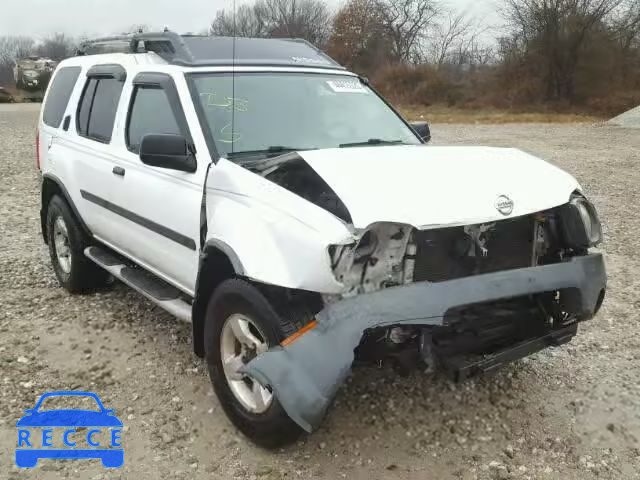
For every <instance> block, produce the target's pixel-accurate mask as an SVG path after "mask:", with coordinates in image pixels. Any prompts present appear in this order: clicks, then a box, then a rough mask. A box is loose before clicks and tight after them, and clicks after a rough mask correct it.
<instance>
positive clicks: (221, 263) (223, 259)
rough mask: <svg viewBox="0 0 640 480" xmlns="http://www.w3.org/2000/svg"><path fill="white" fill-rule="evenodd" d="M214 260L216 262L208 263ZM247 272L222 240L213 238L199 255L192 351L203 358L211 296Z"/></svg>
mask: <svg viewBox="0 0 640 480" xmlns="http://www.w3.org/2000/svg"><path fill="white" fill-rule="evenodd" d="M209 259H212V261H213V263H209V262H210V260H209ZM244 273H245V269H244V267H243V265H242V262H241V261H240V258H239V257H238V254H237V253H236V252H235V251H234V250H233V248H231V247H230V246H229V245H228V244H226V243H225V242H223V241H222V240H218V239H215V238H210V239H209V240H207V241H206V242H205V244H204V246H203V247H202V250H201V252H200V265H199V267H198V278H197V279H196V289H195V290H196V291H195V296H194V298H193V305H192V307H191V319H192V334H193V351H194V353H195V354H196V355H197V356H198V357H200V358H203V357H204V339H203V337H204V321H205V314H206V311H207V305H208V303H209V298H210V297H211V294H212V293H213V291H214V290H215V289H216V287H217V286H218V285H219V284H220V283H222V282H223V281H225V280H227V279H229V278H233V277H241V276H243V275H244Z"/></svg>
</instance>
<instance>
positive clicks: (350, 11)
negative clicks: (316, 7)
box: [327, 0, 392, 74]
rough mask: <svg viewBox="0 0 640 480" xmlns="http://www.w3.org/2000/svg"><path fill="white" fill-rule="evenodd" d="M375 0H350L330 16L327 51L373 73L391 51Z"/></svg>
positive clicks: (351, 65)
mask: <svg viewBox="0 0 640 480" xmlns="http://www.w3.org/2000/svg"><path fill="white" fill-rule="evenodd" d="M383 18H384V15H383V12H382V4H381V3H380V2H379V1H378V0H350V1H348V2H347V3H346V4H344V5H343V6H342V8H341V9H340V10H339V11H338V12H337V14H336V16H335V17H334V20H333V30H332V34H331V38H330V39H329V42H328V45H327V51H328V53H329V55H331V56H332V57H333V58H335V59H336V60H337V61H338V62H340V63H342V64H343V65H347V66H349V67H350V68H351V69H353V70H356V71H358V72H360V73H367V74H369V73H372V72H373V71H374V70H375V69H376V68H378V67H379V66H380V65H381V64H383V63H384V62H385V61H386V59H388V58H390V57H391V55H392V51H391V50H392V48H391V44H392V43H391V40H390V37H389V36H388V35H387V30H386V28H385V25H384V23H383Z"/></svg>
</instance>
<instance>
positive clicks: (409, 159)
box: [299, 145, 580, 228]
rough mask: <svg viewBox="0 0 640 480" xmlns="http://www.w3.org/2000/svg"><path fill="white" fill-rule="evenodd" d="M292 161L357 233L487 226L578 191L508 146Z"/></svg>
mask: <svg viewBox="0 0 640 480" xmlns="http://www.w3.org/2000/svg"><path fill="white" fill-rule="evenodd" d="M299 155H300V156H301V157H302V158H304V160H305V161H306V162H307V163H309V165H311V167H312V168H313V169H314V170H315V171H316V172H317V173H318V175H320V176H321V177H322V178H323V179H324V180H325V181H326V182H327V183H328V184H329V186H331V188H332V189H333V190H334V191H335V193H336V194H337V195H338V196H339V197H340V199H341V200H342V201H343V202H344V204H345V206H346V207H347V209H348V210H349V213H350V214H351V218H352V220H353V224H354V226H355V227H356V228H366V227H367V226H369V225H370V224H372V223H375V222H396V223H405V224H408V225H412V226H414V227H417V228H435V227H440V226H446V225H448V226H453V225H467V224H477V223H486V222H492V221H496V220H503V219H505V218H510V217H516V216H519V215H526V214H530V213H534V212H539V211H541V210H546V209H548V208H552V207H555V206H558V205H562V204H564V203H566V202H568V201H569V196H570V195H571V193H572V192H573V191H574V190H576V189H579V188H580V186H579V185H578V182H577V181H576V180H575V179H574V178H573V177H572V176H571V175H569V174H568V173H566V172H564V171H562V170H560V169H559V168H557V167H554V166H553V165H551V164H549V163H547V162H545V161H543V160H540V159H539V158H536V157H534V156H532V155H529V154H527V153H525V152H522V151H520V150H516V149H512V148H490V147H432V146H411V145H398V146H377V147H357V148H336V149H324V150H309V151H301V152H299ZM502 195H504V196H507V197H508V198H509V199H511V200H512V201H513V211H512V212H511V214H510V215H508V216H505V215H503V214H502V213H500V212H499V211H498V210H497V208H496V202H497V200H498V197H500V196H502Z"/></svg>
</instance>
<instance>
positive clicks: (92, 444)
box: [16, 392, 124, 468]
mask: <svg viewBox="0 0 640 480" xmlns="http://www.w3.org/2000/svg"><path fill="white" fill-rule="evenodd" d="M63 396H69V397H90V398H93V399H94V400H95V401H96V403H97V404H98V407H99V409H100V411H94V410H78V409H57V410H44V411H43V410H41V411H38V410H39V409H40V407H41V405H42V402H43V401H44V400H45V399H47V398H49V397H63ZM25 413H27V415H25V416H24V417H22V418H21V419H20V420H18V423H17V424H16V427H18V448H16V465H17V466H18V467H20V468H33V467H35V466H36V464H37V463H38V460H39V459H40V458H61V459H76V458H99V459H100V460H101V461H102V465H103V466H105V467H107V468H118V467H121V466H122V464H123V463H124V450H123V449H122V444H121V432H122V430H121V428H122V422H121V421H120V420H118V418H117V417H116V416H115V415H114V410H108V409H106V408H104V406H103V405H102V402H101V401H100V399H99V398H98V396H97V395H96V394H95V393H90V392H49V393H45V394H44V395H42V396H41V397H40V399H39V400H38V403H36V406H35V407H34V408H32V409H28V410H25ZM36 427H37V428H42V432H41V438H40V435H38V433H39V432H36V431H35V430H33V429H34V428H36ZM56 427H63V428H65V430H64V433H62V435H60V438H59V439H58V438H56V439H54V435H53V428H56ZM77 428H89V430H88V431H87V432H86V435H84V432H82V433H81V432H78V431H77ZM105 431H106V433H108V434H109V436H108V439H107V440H108V441H105V440H104V439H103V438H102V437H103V436H104V435H105ZM98 437H100V438H98ZM54 440H55V441H57V440H62V442H61V443H62V445H59V446H60V447H62V446H64V447H66V448H56V447H57V446H58V445H55V444H54ZM85 443H86V446H87V448H82V447H84V444H85ZM101 443H102V445H101ZM107 446H108V447H109V448H105V447H107Z"/></svg>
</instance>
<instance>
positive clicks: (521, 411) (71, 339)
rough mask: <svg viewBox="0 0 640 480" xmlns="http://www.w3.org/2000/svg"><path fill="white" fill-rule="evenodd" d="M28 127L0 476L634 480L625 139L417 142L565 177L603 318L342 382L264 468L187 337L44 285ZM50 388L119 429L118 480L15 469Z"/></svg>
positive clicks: (437, 133)
mask: <svg viewBox="0 0 640 480" xmlns="http://www.w3.org/2000/svg"><path fill="white" fill-rule="evenodd" d="M36 113H37V107H36V106H29V105H24V106H0V152H2V156H1V157H0V171H1V172H2V174H1V175H2V184H1V186H0V238H2V248H1V249H0V272H1V276H0V373H1V374H0V382H1V388H0V458H2V467H1V468H0V477H2V478H21V477H23V476H27V475H30V476H32V477H37V478H60V477H65V478H66V477H71V478H95V479H105V478H112V477H113V478H117V477H119V478H221V479H222V478H224V479H227V478H240V479H296V478H326V479H339V478H349V479H367V480H370V479H374V478H390V479H409V478H411V479H413V478H416V479H418V478H420V479H426V478H433V479H475V478H478V479H490V478H497V479H509V478H514V479H519V478H522V479H526V478H529V479H539V478H543V479H544V478H554V479H555V478H558V479H581V480H587V479H593V478H599V479H600V478H612V479H634V478H636V479H637V478H640V474H639V473H638V472H640V443H639V441H640V383H639V381H638V374H639V372H640V335H639V334H638V321H639V316H638V313H637V311H638V307H640V299H639V297H638V292H639V291H640V280H639V278H640V260H639V259H638V257H636V254H637V253H638V252H639V251H640V248H639V246H640V240H639V237H638V236H639V233H640V211H639V207H640V193H639V190H638V185H640V168H638V151H639V149H640V138H639V136H638V132H637V130H635V131H634V130H625V129H616V128H612V127H605V126H589V125H562V126H556V125H502V126H456V125H447V126H444V125H434V127H433V135H434V139H435V141H436V143H438V144H445V143H455V144H485V145H497V146H507V145H509V146H517V147H520V148H522V149H524V150H526V151H529V152H532V153H534V154H538V155H540V156H542V157H544V158H547V159H549V160H550V161H552V162H553V163H555V164H557V165H559V166H561V167H563V168H565V169H567V170H568V171H569V172H571V173H573V174H574V175H576V176H577V178H578V179H579V180H580V182H581V183H582V185H583V187H584V188H585V190H586V192H587V193H588V194H589V195H590V197H591V198H593V199H594V201H595V202H596V204H597V206H598V208H599V211H600V214H601V217H602V218H603V220H604V222H605V227H606V243H605V245H604V248H603V250H604V251H605V253H606V257H607V265H608V270H609V274H610V277H609V280H610V284H609V285H610V287H609V291H608V296H607V299H606V301H605V304H604V307H603V310H602V311H601V313H600V314H599V315H598V317H597V318H596V319H594V320H592V321H590V322H588V323H585V324H583V326H581V328H580V334H579V336H578V337H577V338H576V339H574V341H573V342H572V343H571V344H569V345H568V346H564V347H562V348H557V349H553V350H549V351H545V352H541V353H539V354H537V355H535V356H533V357H531V358H529V359H526V360H523V361H520V362H518V363H516V364H514V365H511V366H509V367H507V368H505V369H503V370H502V371H500V372H499V373H497V374H495V375H494V376H491V377H485V378H481V379H477V380H475V381H472V382H468V383H465V384H462V385H453V384H451V383H449V382H447V381H446V380H444V379H443V378H440V377H432V376H423V375H418V374H416V375H414V376H411V377H409V378H398V377H396V376H395V375H394V374H393V373H392V372H390V371H388V370H385V369H383V370H378V369H374V368H371V369H360V370H358V371H356V372H355V373H354V375H353V376H352V378H351V379H350V380H349V382H348V383H347V385H345V387H344V389H343V390H342V391H341V393H340V395H339V397H338V399H337V402H336V405H335V406H334V408H333V410H331V412H330V414H329V416H328V418H327V419H326V421H325V422H324V424H323V426H322V428H321V429H320V430H319V431H318V432H317V433H315V434H314V435H312V436H310V437H306V438H303V439H301V440H300V441H299V442H298V443H297V444H296V445H294V446H292V447H290V448H287V449H285V450H282V451H280V452H276V453H271V452H267V451H263V450H260V449H258V448H256V447H254V446H252V445H251V444H249V443H247V441H246V440H245V439H244V438H243V437H242V436H240V435H239V434H238V432H237V431H235V430H234V428H233V427H232V426H231V424H230V423H229V422H228V421H227V419H226V417H225V416H224V414H223V413H222V410H221V408H220V405H219V404H218V402H217V400H216V398H215V397H214V396H213V393H212V391H211V388H210V386H209V380H208V378H207V376H206V375H205V372H204V370H205V369H204V365H203V363H202V362H201V361H200V360H198V359H197V358H196V357H195V356H194V355H193V354H192V349H191V342H190V331H189V326H188V325H185V324H181V323H179V322H178V321H177V320H174V319H173V318H172V317H170V316H168V315H167V314H165V313H163V312H162V311H159V310H158V309H157V308H155V307H154V306H152V305H151V304H150V303H148V302H147V301H145V300H144V299H143V298H142V297H140V296H138V295H137V294H135V293H133V292H131V291H129V290H128V289H127V288H125V287H124V286H122V285H119V284H118V285H115V286H114V287H112V288H111V289H110V290H107V291H104V292H101V293H98V294H94V295H88V296H74V297H72V296H69V295H68V294H67V293H65V292H64V291H63V290H62V289H61V288H60V287H59V286H58V284H57V282H56V280H55V278H54V276H53V272H52V270H51V268H50V264H49V258H48V254H47V251H46V249H45V246H44V245H43V243H42V240H41V237H40V227H39V221H38V209H39V184H38V176H37V174H36V172H35V169H34V158H33V157H34V147H33V140H34V133H35V123H36ZM461 174H464V172H461ZM478 181H481V180H478ZM544 188H545V186H544V185H543V184H541V185H540V189H544ZM65 389H84V390H89V391H94V392H96V393H98V394H99V395H100V397H101V399H102V400H103V402H104V403H105V405H106V406H107V407H108V408H114V409H115V411H116V414H117V415H118V417H119V418H120V419H122V420H123V421H124V423H125V428H124V432H123V443H124V447H125V464H124V466H123V468H121V469H118V470H105V469H104V468H102V466H101V465H100V462H99V461H97V460H82V461H79V460H75V461H74V460H66V461H65V460H62V461H60V460H59V461H53V460H42V461H41V462H40V463H39V464H38V467H37V468H36V469H35V470H31V471H20V470H19V469H18V468H17V467H15V465H14V462H13V450H14V449H15V447H16V440H17V439H16V435H17V432H16V429H15V422H16V421H17V420H18V419H19V418H20V417H21V416H22V412H23V410H24V409H25V408H31V407H32V406H33V405H34V403H35V401H36V399H37V398H38V397H39V395H40V394H41V393H42V392H46V391H51V390H65Z"/></svg>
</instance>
